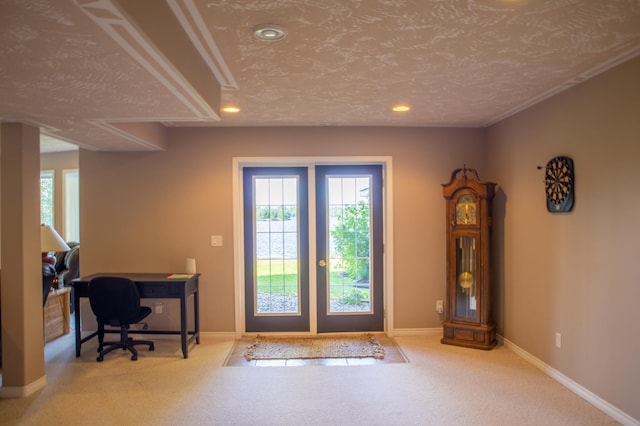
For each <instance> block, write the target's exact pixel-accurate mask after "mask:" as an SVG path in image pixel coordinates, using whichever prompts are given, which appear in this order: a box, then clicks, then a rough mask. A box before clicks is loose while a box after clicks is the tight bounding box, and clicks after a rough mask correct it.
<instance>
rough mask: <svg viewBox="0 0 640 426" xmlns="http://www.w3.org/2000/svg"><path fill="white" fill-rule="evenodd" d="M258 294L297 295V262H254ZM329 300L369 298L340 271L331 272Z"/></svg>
mask: <svg viewBox="0 0 640 426" xmlns="http://www.w3.org/2000/svg"><path fill="white" fill-rule="evenodd" d="M256 272H257V278H258V293H277V294H286V295H288V296H296V295H297V294H298V262H297V260H295V259H287V260H258V261H257V262H256ZM331 282H332V283H333V285H332V286H331V298H332V299H341V298H347V299H351V298H353V297H354V293H357V294H358V297H357V299H359V300H362V299H363V298H364V299H368V298H369V289H362V288H356V287H355V286H354V285H353V284H352V283H351V282H350V280H349V279H348V278H346V277H344V276H343V274H342V271H331Z"/></svg>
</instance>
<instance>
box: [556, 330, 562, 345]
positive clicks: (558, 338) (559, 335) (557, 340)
mask: <svg viewBox="0 0 640 426" xmlns="http://www.w3.org/2000/svg"><path fill="white" fill-rule="evenodd" d="M560 347H562V334H560V333H556V348H560Z"/></svg>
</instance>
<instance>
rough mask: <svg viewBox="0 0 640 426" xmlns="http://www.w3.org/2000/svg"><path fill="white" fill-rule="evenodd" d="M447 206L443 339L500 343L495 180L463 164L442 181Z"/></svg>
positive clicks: (454, 342) (475, 343)
mask: <svg viewBox="0 0 640 426" xmlns="http://www.w3.org/2000/svg"><path fill="white" fill-rule="evenodd" d="M442 186H443V194H444V198H445V200H446V210H447V215H446V218H447V223H446V229H447V300H446V304H445V320H444V322H443V324H442V326H443V338H442V340H441V342H442V343H445V344H450V345H457V346H465V347H470V348H477V349H487V350H488V349H491V348H493V347H494V346H495V345H496V336H495V323H494V322H493V319H492V317H491V291H490V290H491V289H490V267H489V265H490V249H491V221H492V203H493V197H494V194H495V183H491V182H481V181H480V178H479V177H478V172H477V171H476V170H474V169H468V168H467V167H466V166H464V167H463V168H461V169H456V170H454V171H453V173H452V174H451V180H450V181H449V183H446V184H443V185H442Z"/></svg>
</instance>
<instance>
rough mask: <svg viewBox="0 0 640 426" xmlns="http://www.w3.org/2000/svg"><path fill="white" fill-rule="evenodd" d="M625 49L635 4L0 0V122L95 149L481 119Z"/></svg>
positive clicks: (638, 14) (624, 0) (559, 86)
mask: <svg viewBox="0 0 640 426" xmlns="http://www.w3.org/2000/svg"><path fill="white" fill-rule="evenodd" d="M263 23H275V24H279V25H282V26H284V27H286V28H287V30H288V35H287V37H286V38H285V39H284V40H281V41H278V42H264V41H259V40H256V39H255V38H254V37H253V35H252V29H253V28H254V27H255V26H256V25H258V24H263ZM638 54H640V1H638V0H607V1H604V0H351V1H347V0H323V1H313V0H233V1H232V0H135V1H131V0H73V1H70V0H0V120H2V121H3V122H23V123H27V124H31V125H34V126H38V127H40V128H41V132H42V133H43V134H45V135H48V136H50V137H54V138H58V139H62V140H66V141H69V142H72V143H74V144H76V145H79V146H81V147H85V148H89V149H99V150H149V149H163V148H164V147H165V146H166V132H167V129H168V128H169V127H172V126H301V125H305V126H306V125H311V126H327V125H331V126H346V125H349V126H456V127H483V126H488V125H490V124H492V123H495V122H497V121H499V120H501V119H503V118H505V117H508V116H509V115H511V114H513V113H515V112H517V111H520V110H522V109H524V108H526V107H528V106H530V105H532V104H534V103H536V102H539V101H540V100H542V99H545V98H546V97H548V96H551V95H553V94H555V93H558V92H559V91H561V90H564V89H566V88H568V87H571V86H573V85H575V84H577V83H580V82H582V81H584V80H585V79H587V78H589V77H592V76H593V75H596V74H598V73H599V72H602V71H603V70H606V69H608V68H609V67H611V66H614V65H616V64H618V63H620V62H622V61H624V60H627V59H629V58H631V57H633V56H636V55H638ZM396 103H404V104H407V105H410V106H411V110H410V111H409V112H407V113H395V112H392V110H391V107H392V106H393V105H394V104H396ZM229 104H233V105H236V106H238V107H239V108H241V112H240V113H238V114H236V115H230V114H226V113H222V112H221V109H220V108H221V106H225V105H229Z"/></svg>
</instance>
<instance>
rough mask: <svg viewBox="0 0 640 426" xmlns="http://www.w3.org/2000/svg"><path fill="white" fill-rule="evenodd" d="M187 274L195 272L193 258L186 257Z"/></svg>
mask: <svg viewBox="0 0 640 426" xmlns="http://www.w3.org/2000/svg"><path fill="white" fill-rule="evenodd" d="M186 270H187V274H195V273H196V260H195V259H191V258H189V259H187V268H186Z"/></svg>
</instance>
